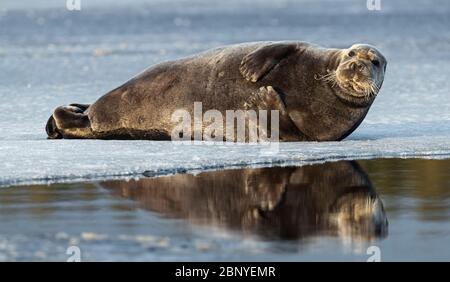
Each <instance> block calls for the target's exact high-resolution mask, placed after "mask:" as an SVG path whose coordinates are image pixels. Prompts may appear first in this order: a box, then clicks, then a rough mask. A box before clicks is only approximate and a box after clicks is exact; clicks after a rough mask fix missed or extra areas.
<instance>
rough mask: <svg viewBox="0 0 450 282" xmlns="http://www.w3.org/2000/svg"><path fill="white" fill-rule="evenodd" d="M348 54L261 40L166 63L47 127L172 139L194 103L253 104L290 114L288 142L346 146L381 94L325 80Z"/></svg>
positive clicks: (63, 111) (58, 134) (67, 133)
mask: <svg viewBox="0 0 450 282" xmlns="http://www.w3.org/2000/svg"><path fill="white" fill-rule="evenodd" d="M364 46H366V45H364ZM367 48H373V47H367ZM373 50H374V52H376V53H378V54H379V52H378V51H376V50H375V49H374V48H373ZM344 51H345V50H338V49H325V48H320V47H317V46H315V45H312V44H309V43H305V42H257V43H246V44H240V45H233V46H227V47H222V48H217V49H214V50H210V51H207V52H204V53H201V54H198V55H196V56H192V57H188V58H184V59H179V60H176V61H170V62H165V63H161V64H158V65H155V66H152V67H150V68H149V69H148V70H146V71H145V72H143V73H141V74H139V75H138V76H136V77H134V78H132V79H131V80H129V81H128V82H126V83H125V84H123V85H122V86H120V87H118V88H116V89H114V90H112V91H110V92H109V93H107V94H106V95H104V96H102V97H100V98H99V99H98V100H97V101H96V102H95V103H93V104H92V105H91V106H89V107H88V108H87V109H86V108H82V107H78V106H72V107H64V106H63V107H59V108H58V109H57V110H55V112H54V113H53V115H52V116H51V117H50V119H49V122H48V123H47V132H48V136H49V138H104V139H114V138H120V139H154V140H166V139H170V134H171V132H172V129H173V128H174V126H175V124H174V123H173V122H172V121H171V115H172V113H173V112H174V111H175V110H177V109H185V110H188V111H189V112H190V113H191V115H193V105H194V102H202V103H203V111H204V112H205V111H207V110H210V109H215V110H218V111H220V112H221V113H222V114H223V115H224V116H225V111H226V110H239V109H242V110H244V109H246V108H248V105H249V104H252V103H253V105H252V108H255V109H267V110H271V109H280V108H283V109H284V110H285V112H283V113H281V114H280V140H281V141H305V140H316V141H324V140H341V139H343V138H345V137H346V136H348V135H349V134H350V133H351V132H352V131H353V130H355V129H356V127H357V126H358V125H359V124H360V123H361V121H362V120H363V118H364V117H365V115H366V114H367V111H368V109H369V107H370V105H371V104H372V102H373V100H374V96H375V95H373V96H371V97H356V96H353V95H351V94H352V93H349V90H348V89H344V88H342V87H340V86H339V85H336V84H334V83H330V82H329V81H324V80H321V79H318V77H319V78H320V77H321V76H323V75H326V74H327V73H329V72H330V71H334V70H336V69H337V68H338V66H339V64H340V63H341V61H345V58H344ZM380 56H381V54H380ZM383 63H384V65H385V60H384V57H383ZM375 71H377V70H375ZM380 71H381V70H380ZM348 75H350V74H348ZM383 76H384V71H383ZM267 87H270V88H269V89H270V91H267V89H268V88H267ZM380 87H381V85H380ZM267 93H269V95H267ZM375 94H376V93H375ZM271 95H276V96H277V98H274V96H271ZM256 96H260V97H259V98H258V99H255V97H256ZM261 97H262V99H261ZM257 100H260V103H259V104H256V105H255V104H254V101H257ZM277 103H283V105H279V104H278V105H277ZM192 136H194V134H192Z"/></svg>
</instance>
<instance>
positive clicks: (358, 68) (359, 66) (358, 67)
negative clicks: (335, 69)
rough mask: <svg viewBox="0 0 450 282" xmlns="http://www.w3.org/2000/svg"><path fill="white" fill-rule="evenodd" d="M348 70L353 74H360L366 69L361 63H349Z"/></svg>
mask: <svg viewBox="0 0 450 282" xmlns="http://www.w3.org/2000/svg"><path fill="white" fill-rule="evenodd" d="M348 68H349V69H350V70H351V71H353V72H362V71H364V70H365V69H366V65H365V64H364V63H363V62H361V61H353V62H350V64H349V66H348Z"/></svg>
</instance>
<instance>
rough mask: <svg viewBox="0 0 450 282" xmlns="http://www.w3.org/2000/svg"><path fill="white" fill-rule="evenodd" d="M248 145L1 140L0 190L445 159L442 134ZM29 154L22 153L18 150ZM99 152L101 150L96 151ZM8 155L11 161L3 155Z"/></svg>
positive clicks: (449, 145)
mask: <svg viewBox="0 0 450 282" xmlns="http://www.w3.org/2000/svg"><path fill="white" fill-rule="evenodd" d="M425 138H426V137H409V138H383V139H378V140H347V141H342V142H320V143H318V142H304V143H299V142H296V143H280V144H279V150H278V152H277V153H274V154H272V155H265V154H266V153H267V150H268V147H267V146H264V145H251V144H232V143H231V144H226V145H211V144H208V143H203V144H201V145H198V144H197V145H177V144H175V143H172V142H157V141H101V140H58V141H49V140H34V141H17V142H10V141H0V153H1V154H2V157H3V158H2V159H3V161H4V162H3V164H2V166H3V168H1V169H0V187H6V186H17V185H36V184H52V183H73V182H83V181H100V180H105V179H131V178H140V177H148V176H152V177H153V176H164V175H172V174H176V173H197V172H202V171H211V170H219V169H233V168H244V167H272V166H294V165H295V166H299V165H307V164H314V163H323V162H328V161H339V160H361V159H371V158H428V159H445V158H450V142H449V137H447V136H441V137H438V136H434V137H430V138H427V139H426V140H425V142H424V139H425ZM26 147H29V148H32V147H35V148H36V149H33V150H24V149H23V148H26ZM100 149H101V151H100ZM8 155H10V158H9V157H8Z"/></svg>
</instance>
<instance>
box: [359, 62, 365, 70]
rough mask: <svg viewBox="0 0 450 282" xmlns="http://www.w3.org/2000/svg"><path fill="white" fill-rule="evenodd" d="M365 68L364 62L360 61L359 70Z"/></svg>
mask: <svg viewBox="0 0 450 282" xmlns="http://www.w3.org/2000/svg"><path fill="white" fill-rule="evenodd" d="M363 69H364V64H363V63H358V70H360V71H362V70H363Z"/></svg>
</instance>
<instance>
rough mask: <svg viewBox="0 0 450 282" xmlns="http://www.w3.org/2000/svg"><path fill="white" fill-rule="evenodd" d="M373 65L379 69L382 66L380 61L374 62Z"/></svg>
mask: <svg viewBox="0 0 450 282" xmlns="http://www.w3.org/2000/svg"><path fill="white" fill-rule="evenodd" d="M372 64H374V66H376V67H379V66H380V61H378V60H373V61H372Z"/></svg>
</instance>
